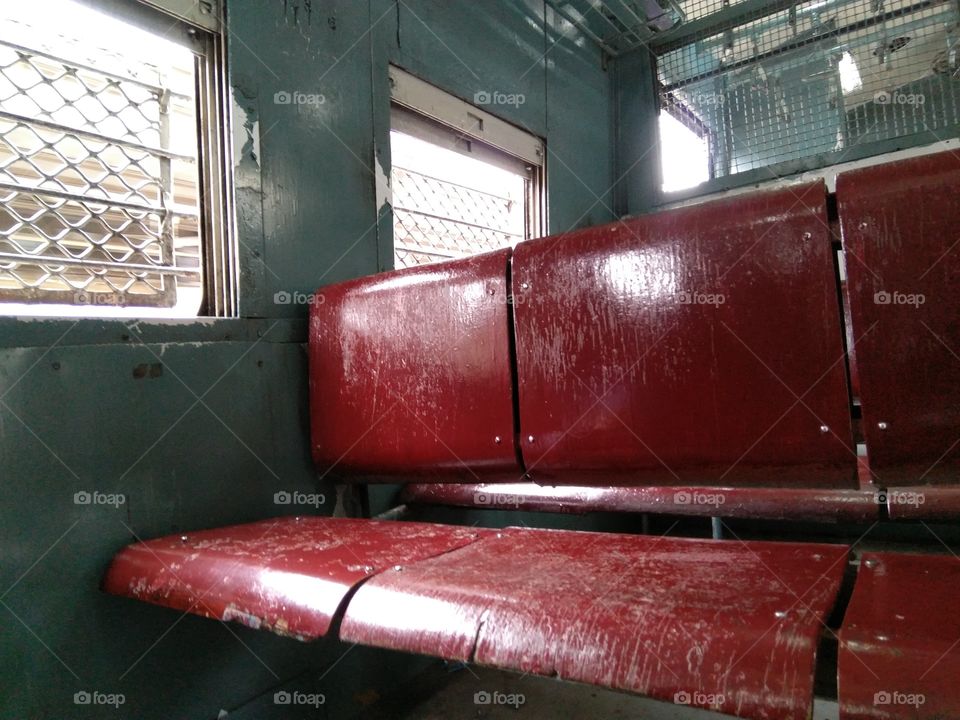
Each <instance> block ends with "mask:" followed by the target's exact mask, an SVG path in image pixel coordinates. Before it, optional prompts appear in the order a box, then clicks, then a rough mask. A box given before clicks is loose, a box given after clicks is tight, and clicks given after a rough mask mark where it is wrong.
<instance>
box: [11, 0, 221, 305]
mask: <svg viewBox="0 0 960 720" xmlns="http://www.w3.org/2000/svg"><path fill="white" fill-rule="evenodd" d="M9 5H10V6H11V7H7V6H6V5H5V7H4V8H3V9H2V10H0V314H35V315H36V314H56V315H74V316H84V315H96V316H104V315H121V316H123V315H136V316H150V315H161V316H166V317H171V316H182V317H187V316H195V315H197V314H198V313H199V312H200V311H201V308H202V303H203V300H204V275H203V269H204V268H203V264H204V248H203V243H204V240H205V238H204V235H205V232H204V225H203V222H202V217H201V197H200V187H201V179H200V178H201V170H200V167H199V164H200V155H201V153H200V137H199V134H198V98H197V87H198V79H199V76H198V73H200V72H201V67H202V64H201V63H202V58H201V57H198V55H197V53H196V52H195V51H194V49H193V48H191V47H188V46H187V45H186V44H185V43H184V42H183V41H182V40H181V39H180V36H179V35H178V33H177V32H173V31H171V32H170V33H169V34H167V35H165V36H161V35H159V34H154V33H152V32H148V31H147V30H145V29H142V28H140V27H138V26H136V25H133V24H130V23H128V22H126V21H125V20H124V21H122V20H120V19H117V18H113V17H110V16H107V15H105V14H101V13H99V12H97V11H95V10H93V9H91V8H89V7H87V6H84V5H80V4H79V3H76V2H73V1H72V0H51V1H50V2H48V3H38V4H29V3H18V4H16V7H13V5H14V4H13V3H10V4H9Z"/></svg>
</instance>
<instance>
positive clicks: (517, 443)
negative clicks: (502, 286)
mask: <svg viewBox="0 0 960 720" xmlns="http://www.w3.org/2000/svg"><path fill="white" fill-rule="evenodd" d="M506 301H507V347H508V348H509V354H510V384H511V385H512V389H513V392H512V393H511V394H510V399H511V401H512V403H513V451H514V454H515V455H516V458H517V465H518V466H519V468H520V473H521V475H522V476H523V477H522V479H524V480H529V479H530V477H529V476H528V475H527V466H526V463H524V460H523V446H522V443H521V438H522V437H523V434H522V431H521V428H520V372H519V369H518V365H517V328H516V319H515V318H514V315H513V309H514V307H516V304H515V303H514V296H513V250H512V249H511V250H510V253H509V254H508V255H507V298H506ZM518 479H519V478H518Z"/></svg>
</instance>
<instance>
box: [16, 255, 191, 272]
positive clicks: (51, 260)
mask: <svg viewBox="0 0 960 720" xmlns="http://www.w3.org/2000/svg"><path fill="white" fill-rule="evenodd" d="M0 260H11V261H13V262H17V263H21V264H26V265H54V266H57V265H70V266H72V267H84V268H95V269H110V270H124V271H128V270H129V271H137V272H150V273H156V274H157V275H199V274H200V268H178V267H171V266H169V265H146V264H144V263H125V262H116V261H113V262H111V261H109V260H84V259H83V258H62V257H49V256H47V255H21V254H19V253H11V252H0Z"/></svg>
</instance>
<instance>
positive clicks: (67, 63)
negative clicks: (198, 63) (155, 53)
mask: <svg viewBox="0 0 960 720" xmlns="http://www.w3.org/2000/svg"><path fill="white" fill-rule="evenodd" d="M0 45H4V46H6V47H8V48H10V49H11V50H14V51H16V52H18V53H20V54H23V55H33V56H35V57H43V58H47V59H48V60H53V61H54V62H58V63H60V64H61V65H63V66H64V67H70V68H74V69H75V70H86V71H88V72H93V73H97V74H98V75H102V76H103V77H105V78H108V79H110V80H113V81H115V82H120V83H129V84H131V85H137V86H139V87H142V88H143V89H144V90H150V91H151V92H154V93H162V92H167V93H168V94H170V95H175V96H177V97H181V98H184V99H186V100H193V97H192V96H190V95H186V94H184V93H181V92H176V91H175V90H170V89H169V88H164V87H161V86H159V85H153V84H151V83H148V82H144V81H143V80H137V79H136V78H132V77H127V76H125V75H118V74H117V73H112V72H109V71H108V70H102V69H101V68H98V67H94V66H93V65H87V64H86V63H80V62H77V61H75V60H70V59H68V58H62V57H57V56H56V55H53V54H51V53H48V52H45V51H43V50H36V49H34V48H28V47H26V46H24V45H18V44H17V43H12V42H10V41H9V40H3V39H2V38H0Z"/></svg>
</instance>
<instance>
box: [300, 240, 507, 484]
mask: <svg viewBox="0 0 960 720" xmlns="http://www.w3.org/2000/svg"><path fill="white" fill-rule="evenodd" d="M509 258H510V250H502V251H498V252H494V253H488V254H484V255H478V256H475V257H472V258H467V259H464V260H458V261H453V262H447V263H442V264H437V265H428V266H424V267H420V268H416V269H408V270H404V271H400V272H391V273H383V274H380V275H374V276H371V277H365V278H360V279H358V280H354V281H351V282H346V283H340V284H338V285H332V286H329V287H326V288H323V289H322V290H320V291H318V294H317V296H316V298H315V301H314V303H313V305H312V306H311V312H310V336H309V343H310V413H311V425H312V447H313V453H314V459H315V460H316V462H317V464H318V466H319V468H320V470H321V472H330V473H331V474H332V476H334V477H338V476H341V477H344V478H349V479H355V480H362V481H366V482H369V481H377V480H391V479H393V478H395V477H396V476H398V475H403V476H428V477H431V478H433V479H435V480H443V481H449V482H457V481H464V482H476V481H477V480H478V478H481V477H482V478H485V479H487V480H496V479H498V478H500V476H503V479H509V480H516V479H517V477H518V476H519V475H520V474H521V471H520V468H519V465H518V461H517V453H516V448H515V431H514V415H513V380H512V377H511V358H510V341H509V319H508V314H507V313H508V304H507V290H508V288H507V269H508V262H509Z"/></svg>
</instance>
